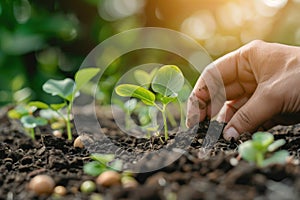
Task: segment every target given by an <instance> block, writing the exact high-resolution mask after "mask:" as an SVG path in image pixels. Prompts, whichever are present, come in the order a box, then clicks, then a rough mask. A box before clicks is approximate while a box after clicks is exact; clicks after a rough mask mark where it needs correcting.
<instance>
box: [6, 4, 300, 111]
mask: <svg viewBox="0 0 300 200" xmlns="http://www.w3.org/2000/svg"><path fill="white" fill-rule="evenodd" d="M299 10H300V0H290V1H288V0H252V1H249V0H73V1H70V0H0V106H3V105H6V104H8V103H18V102H22V101H27V100H29V99H31V100H34V99H38V100H42V101H46V102H49V101H55V100H54V99H51V97H49V95H46V94H45V93H43V92H42V90H41V86H42V84H43V83H44V82H45V81H46V80H47V79H49V78H55V79H62V78H64V77H73V76H74V73H75V72H76V71H77V70H78V68H79V67H80V64H81V62H82V61H83V59H84V57H85V56H86V55H88V53H89V52H90V51H91V50H92V49H93V48H94V47H95V46H97V45H98V44H99V43H100V42H101V41H103V40H105V39H106V38H108V37H110V36H112V35H114V34H117V33H120V32H122V31H125V30H129V29H132V28H137V27H148V26H151V27H166V28H170V29H173V30H178V31H181V32H183V33H186V34H188V35H189V36H191V37H193V38H194V39H195V40H197V41H198V42H199V43H200V44H201V45H203V47H204V48H205V49H206V50H207V51H208V53H209V54H210V55H211V57H212V58H213V59H216V58H218V57H220V56H222V55H224V54H226V53H228V52H230V51H232V50H234V49H236V48H238V47H240V46H242V45H243V44H245V43H248V42H249V41H251V40H254V39H263V40H265V41H272V42H280V43H285V44H290V45H300V21H299V18H300V12H299ZM143 55H144V57H143V59H142V62H144V63H147V62H150V61H151V62H153V61H156V59H153V58H156V56H158V55H157V53H156V52H155V51H148V52H147V56H146V58H145V53H144V54H143ZM159 56H161V54H159ZM164 56H165V57H166V58H165V59H166V60H172V61H174V60H173V59H176V58H175V57H176V56H174V55H171V57H172V59H170V55H169V54H166V55H164ZM132 57H134V58H136V57H138V56H137V55H134V53H133V54H132V55H130V56H127V57H125V58H120V59H118V60H116V61H115V62H114V63H113V64H112V65H111V67H110V68H109V70H108V71H107V72H106V73H105V75H104V77H103V78H102V79H101V84H100V91H99V93H98V94H97V98H98V99H99V102H101V103H103V104H105V103H109V94H110V93H111V90H112V86H113V84H114V83H115V82H116V81H117V80H118V78H119V77H120V76H121V75H122V73H123V71H122V70H119V69H118V66H120V65H122V64H124V63H126V66H130V65H131V60H132ZM173 57H174V58H173ZM176 62H177V61H176ZM176 62H175V61H174V63H176ZM178 62H179V61H178ZM166 64H173V63H166Z"/></svg>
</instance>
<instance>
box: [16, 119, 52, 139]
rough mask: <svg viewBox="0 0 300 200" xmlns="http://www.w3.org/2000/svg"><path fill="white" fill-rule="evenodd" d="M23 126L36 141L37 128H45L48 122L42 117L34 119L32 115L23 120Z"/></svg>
mask: <svg viewBox="0 0 300 200" xmlns="http://www.w3.org/2000/svg"><path fill="white" fill-rule="evenodd" d="M21 122H22V124H23V126H24V127H25V128H26V129H28V130H29V134H30V137H31V138H32V139H35V130H34V129H35V128H36V127H37V126H44V125H46V124H47V123H48V121H47V120H46V119H44V118H42V117H34V116H32V115H26V116H23V117H22V118H21Z"/></svg>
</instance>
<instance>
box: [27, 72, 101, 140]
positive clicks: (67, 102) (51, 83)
mask: <svg viewBox="0 0 300 200" xmlns="http://www.w3.org/2000/svg"><path fill="white" fill-rule="evenodd" d="M99 71H100V69H98V68H84V69H81V70H79V71H78V72H77V73H76V74H75V81H74V80H72V79H70V78H66V79H64V80H54V79H50V80H48V81H47V82H46V83H44V85H43V90H44V91H45V92H46V93H49V94H51V95H52V96H58V97H60V98H61V99H62V100H63V102H62V103H59V104H50V105H48V104H46V103H43V102H40V101H33V102H30V103H29V105H31V106H36V107H37V108H40V109H51V110H53V111H55V112H57V113H58V114H59V115H60V116H61V117H62V118H63V119H64V121H65V123H66V125H67V134H68V139H69V140H72V132H71V110H72V106H73V101H74V98H75V97H76V95H77V94H78V93H79V90H80V89H81V88H82V87H83V86H84V85H85V84H86V83H88V82H89V81H90V80H91V79H92V78H93V77H95V76H96V75H97V74H98V72H99ZM62 108H66V110H67V115H66V116H64V115H63V114H62V113H61V112H60V110H61V109H62Z"/></svg>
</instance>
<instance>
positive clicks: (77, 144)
mask: <svg viewBox="0 0 300 200" xmlns="http://www.w3.org/2000/svg"><path fill="white" fill-rule="evenodd" d="M73 145H74V147H75V148H80V149H82V148H83V147H84V145H83V143H82V141H81V138H80V136H79V137H77V138H76V139H75V140H74V144H73Z"/></svg>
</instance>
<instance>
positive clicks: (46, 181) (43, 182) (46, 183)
mask: <svg viewBox="0 0 300 200" xmlns="http://www.w3.org/2000/svg"><path fill="white" fill-rule="evenodd" d="M54 186H55V182H54V180H53V179H52V178H51V177H50V176H48V175H37V176H35V177H34V178H32V179H31V181H30V182H29V189H30V190H32V191H33V192H35V193H36V194H38V195H41V194H51V193H52V192H53V189H54Z"/></svg>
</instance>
